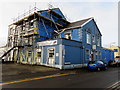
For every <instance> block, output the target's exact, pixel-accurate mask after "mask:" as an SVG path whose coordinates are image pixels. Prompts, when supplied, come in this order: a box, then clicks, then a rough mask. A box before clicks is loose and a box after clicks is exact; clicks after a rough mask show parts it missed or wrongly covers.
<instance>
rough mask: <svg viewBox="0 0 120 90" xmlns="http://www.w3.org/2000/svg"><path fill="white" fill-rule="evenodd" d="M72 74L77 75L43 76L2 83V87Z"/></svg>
mask: <svg viewBox="0 0 120 90" xmlns="http://www.w3.org/2000/svg"><path fill="white" fill-rule="evenodd" d="M71 74H75V72H71V73H64V74H55V75H49V76H43V77H37V78H28V79H24V80H18V81H12V82H5V83H0V85H7V84H14V83H20V82H26V81H32V80H39V79H45V78H53V77H59V76H65V75H71Z"/></svg>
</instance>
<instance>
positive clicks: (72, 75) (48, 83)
mask: <svg viewBox="0 0 120 90" xmlns="http://www.w3.org/2000/svg"><path fill="white" fill-rule="evenodd" d="M119 72H120V71H119V67H114V68H113V67H112V68H108V70H106V71H86V70H84V71H81V70H80V71H79V69H78V70H71V71H69V72H66V71H62V73H57V74H55V75H53V76H49V75H48V76H40V77H39V76H36V77H37V78H36V77H31V78H29V79H27V80H25V79H23V80H17V79H16V82H13V81H11V82H12V83H11V82H8V83H6V84H5V83H3V85H2V88H3V90H4V88H101V89H105V88H108V87H110V86H111V85H113V84H114V83H116V82H118V81H119V80H120V78H119ZM65 73H66V74H65ZM14 81H15V80H14Z"/></svg>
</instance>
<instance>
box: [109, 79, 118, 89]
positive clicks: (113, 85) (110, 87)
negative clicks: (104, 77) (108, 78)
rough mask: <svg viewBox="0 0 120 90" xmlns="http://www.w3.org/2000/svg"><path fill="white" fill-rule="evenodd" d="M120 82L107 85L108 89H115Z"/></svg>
mask: <svg viewBox="0 0 120 90" xmlns="http://www.w3.org/2000/svg"><path fill="white" fill-rule="evenodd" d="M119 83H120V81H118V82H116V83H114V84H112V85H111V86H109V87H107V88H108V89H113V88H115V87H116V86H117V85H119Z"/></svg>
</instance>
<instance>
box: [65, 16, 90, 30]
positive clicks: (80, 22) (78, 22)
mask: <svg viewBox="0 0 120 90" xmlns="http://www.w3.org/2000/svg"><path fill="white" fill-rule="evenodd" d="M90 19H92V18H88V19H83V20H80V21H76V22H72V23H70V24H68V25H67V27H66V28H71V27H76V26H81V25H83V24H84V23H85V22H87V21H88V20H90Z"/></svg>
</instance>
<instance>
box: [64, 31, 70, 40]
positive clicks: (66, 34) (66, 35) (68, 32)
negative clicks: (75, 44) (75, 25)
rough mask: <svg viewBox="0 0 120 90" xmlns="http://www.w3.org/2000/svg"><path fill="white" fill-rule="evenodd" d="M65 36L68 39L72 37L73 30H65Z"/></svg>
mask: <svg viewBox="0 0 120 90" xmlns="http://www.w3.org/2000/svg"><path fill="white" fill-rule="evenodd" d="M65 38H66V39H72V36H71V31H66V32H65Z"/></svg>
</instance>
